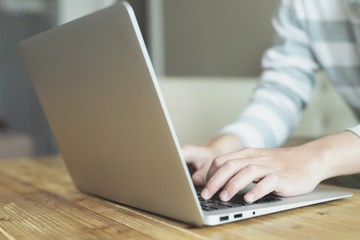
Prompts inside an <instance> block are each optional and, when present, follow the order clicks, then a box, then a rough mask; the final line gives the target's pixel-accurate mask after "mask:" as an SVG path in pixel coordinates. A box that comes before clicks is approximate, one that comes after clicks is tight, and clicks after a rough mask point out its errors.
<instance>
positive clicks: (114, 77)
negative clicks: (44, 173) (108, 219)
mask: <svg viewBox="0 0 360 240" xmlns="http://www.w3.org/2000/svg"><path fill="white" fill-rule="evenodd" d="M19 49H20V52H21V55H22V57H23V61H24V63H25V65H26V67H27V70H28V72H29V75H30V78H31V79H32V81H33V85H34V87H35V90H36V93H37V95H38V97H39V100H40V102H41V105H42V107H43V110H44V112H45V115H46V117H47V119H48V121H49V125H50V127H51V129H52V131H53V134H54V136H55V138H56V141H57V143H58V146H59V149H60V152H61V154H62V156H63V159H64V161H65V163H66V166H67V168H68V171H69V173H70V175H71V177H72V180H73V182H74V184H75V185H76V186H77V187H78V188H79V189H81V190H82V191H84V192H87V193H91V194H94V195H98V196H101V197H104V198H107V199H111V200H114V201H117V202H120V203H124V204H127V205H130V206H134V207H137V208H141V209H144V210H147V211H151V212H155V213H158V214H161V215H164V216H168V217H172V218H175V219H178V220H182V221H185V222H189V223H193V224H196V225H201V224H202V223H203V220H202V213H201V210H200V207H199V204H198V203H197V201H196V200H195V196H196V195H195V194H194V189H193V186H192V182H191V178H190V176H189V174H188V171H187V170H186V164H185V163H184V161H183V160H181V154H180V147H179V144H178V142H177V139H176V136H175V132H174V129H173V126H172V124H171V121H170V119H169V116H168V112H167V110H166V106H165V104H164V101H163V98H162V95H161V92H160V89H159V86H158V83H157V81H156V77H155V74H154V71H153V68H152V66H151V63H150V59H149V56H148V53H147V51H146V48H145V44H144V42H143V39H142V37H141V33H140V30H139V27H138V25H137V22H136V18H135V15H134V13H133V11H132V9H131V7H130V6H129V5H128V4H127V3H125V2H124V3H121V2H120V3H116V4H115V5H113V6H111V7H109V8H107V9H104V10H101V11H98V12H96V13H93V14H91V15H88V16H85V17H83V18H80V19H78V20H75V21H72V22H70V23H68V24H65V25H63V26H60V27H57V28H54V29H51V30H49V31H47V32H45V33H42V34H39V35H37V36H35V37H32V38H30V39H28V40H25V41H23V42H21V43H20V44H19Z"/></svg>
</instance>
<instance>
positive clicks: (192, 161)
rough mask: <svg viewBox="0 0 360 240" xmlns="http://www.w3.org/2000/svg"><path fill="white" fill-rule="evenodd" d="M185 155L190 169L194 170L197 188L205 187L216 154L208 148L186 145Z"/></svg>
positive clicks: (184, 147) (184, 148)
mask: <svg viewBox="0 0 360 240" xmlns="http://www.w3.org/2000/svg"><path fill="white" fill-rule="evenodd" d="M182 151H183V155H184V158H185V160H186V163H187V164H188V165H189V168H192V169H193V173H192V181H193V183H194V185H195V186H204V185H205V183H206V175H207V173H208V170H209V167H210V165H211V163H212V161H213V160H214V159H215V157H216V154H215V153H214V152H213V151H212V150H211V149H210V148H208V147H202V146H192V145H185V146H183V147H182Z"/></svg>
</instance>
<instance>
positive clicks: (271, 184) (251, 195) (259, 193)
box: [244, 173, 280, 202]
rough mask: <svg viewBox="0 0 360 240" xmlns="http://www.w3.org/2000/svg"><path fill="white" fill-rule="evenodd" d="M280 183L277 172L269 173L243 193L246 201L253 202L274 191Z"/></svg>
mask: <svg viewBox="0 0 360 240" xmlns="http://www.w3.org/2000/svg"><path fill="white" fill-rule="evenodd" d="M279 183H280V177H279V175H277V174H274V173H272V174H269V175H267V176H266V177H265V178H264V179H263V180H261V181H260V182H259V183H258V184H256V185H255V187H253V188H252V189H251V190H250V191H249V192H248V193H246V194H245V196H244V199H245V201H246V202H255V201H257V200H259V199H260V198H262V197H264V196H265V195H267V194H269V193H271V192H273V191H275V189H276V188H277V187H278V185H279Z"/></svg>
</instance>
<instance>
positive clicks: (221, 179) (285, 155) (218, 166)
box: [201, 144, 323, 202]
mask: <svg viewBox="0 0 360 240" xmlns="http://www.w3.org/2000/svg"><path fill="white" fill-rule="evenodd" d="M319 157H320V152H319V150H318V149H317V148H316V147H314V146H313V145H311V144H309V145H302V146H299V147H294V148H283V149H254V148H244V149H242V150H240V151H237V152H234V153H230V154H226V155H223V156H220V157H217V158H215V160H214V161H213V162H212V164H211V166H210V168H209V171H208V173H207V179H208V181H207V183H206V185H205V188H204V190H203V191H202V194H201V195H202V197H203V198H204V199H209V198H211V197H212V196H213V195H214V194H215V193H216V192H218V191H219V190H220V189H222V190H221V192H220V198H221V199H222V200H223V201H228V200H230V199H231V198H232V197H233V196H234V195H235V194H236V193H238V192H239V191H240V190H242V189H243V188H245V187H246V186H247V185H249V184H250V183H252V182H257V184H256V185H255V187H253V189H251V190H250V191H249V192H248V193H247V194H246V195H245V201H247V202H253V201H256V200H258V199H259V198H261V197H263V196H265V195H266V194H268V193H271V192H274V193H275V194H277V195H279V196H294V195H300V194H304V193H308V192H311V191H312V190H313V189H314V188H315V187H316V185H317V184H319V182H320V181H321V180H323V176H322V174H321V170H322V169H321V166H320V164H319V161H317V158H319Z"/></svg>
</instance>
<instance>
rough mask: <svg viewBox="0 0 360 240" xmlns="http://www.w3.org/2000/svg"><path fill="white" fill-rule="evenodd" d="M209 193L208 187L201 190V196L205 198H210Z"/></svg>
mask: <svg viewBox="0 0 360 240" xmlns="http://www.w3.org/2000/svg"><path fill="white" fill-rule="evenodd" d="M209 194H210V192H209V190H208V189H207V188H204V189H203V190H202V192H201V197H202V198H203V199H205V200H206V199H209Z"/></svg>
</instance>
